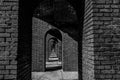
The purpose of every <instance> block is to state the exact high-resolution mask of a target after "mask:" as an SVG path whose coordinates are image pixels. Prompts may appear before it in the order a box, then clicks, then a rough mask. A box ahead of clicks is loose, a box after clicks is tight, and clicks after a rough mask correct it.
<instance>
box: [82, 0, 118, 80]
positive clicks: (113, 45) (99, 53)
mask: <svg viewBox="0 0 120 80" xmlns="http://www.w3.org/2000/svg"><path fill="white" fill-rule="evenodd" d="M86 1H87V2H85V3H86V5H85V6H88V3H90V2H92V4H91V5H92V9H91V11H90V10H89V8H90V7H89V8H87V7H86V10H87V11H89V12H91V15H92V17H90V18H92V19H91V20H92V23H93V24H92V26H91V24H87V25H86V21H87V23H88V22H89V21H90V18H89V17H87V18H86V15H85V23H84V28H85V29H84V32H85V31H86V29H87V28H86V27H87V26H89V27H92V29H93V37H92V39H93V41H94V43H93V48H94V49H93V50H94V51H93V57H94V58H93V60H94V65H93V66H94V68H93V69H92V70H93V72H94V73H93V75H94V77H93V76H90V74H88V71H90V67H86V66H87V65H88V64H90V63H91V61H90V62H89V59H90V58H89V59H86V58H84V57H83V58H84V59H83V60H85V61H87V62H89V63H87V62H85V61H83V63H84V62H85V63H86V65H85V66H83V67H86V68H84V69H85V70H84V69H83V71H84V72H85V71H86V74H85V77H84V79H85V80H88V79H90V80H119V79H120V77H118V76H120V73H119V68H120V67H119V66H120V64H119V60H120V59H119V58H118V57H119V51H120V49H119V43H120V37H119V35H120V28H119V27H120V19H119V18H120V10H119V8H120V1H119V0H86ZM91 5H89V6H91ZM86 14H87V15H88V14H89V13H86ZM86 34H87V33H84V38H83V40H85V38H87V37H88V36H85V35H86ZM88 39H89V38H88ZM86 41H90V40H86ZM83 42H84V41H83ZM85 44H87V45H88V43H87V42H86V43H83V45H85ZM84 47H85V46H84ZM84 47H83V48H84ZM87 48H88V47H87ZM90 49H92V48H90ZM90 49H89V50H90ZM87 50H88V49H85V50H84V49H83V55H85V53H87V54H88V53H89V52H87ZM91 55H92V54H91ZM88 69H89V70H88ZM92 70H91V71H90V73H92ZM86 76H90V77H89V78H88V79H87V77H86Z"/></svg>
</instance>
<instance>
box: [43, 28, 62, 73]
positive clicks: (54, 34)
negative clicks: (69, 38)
mask: <svg viewBox="0 0 120 80" xmlns="http://www.w3.org/2000/svg"><path fill="white" fill-rule="evenodd" d="M44 43H45V44H44V45H45V51H44V54H45V65H44V66H45V71H48V70H56V69H62V34H61V33H60V31H59V30H57V29H50V30H49V31H47V32H46V34H45V42H44ZM53 47H54V48H53ZM53 50H54V52H55V53H56V57H55V54H54V57H51V55H53Z"/></svg>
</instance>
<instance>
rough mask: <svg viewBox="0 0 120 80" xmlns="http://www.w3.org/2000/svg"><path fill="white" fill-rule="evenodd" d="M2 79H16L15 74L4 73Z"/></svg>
mask: <svg viewBox="0 0 120 80" xmlns="http://www.w3.org/2000/svg"><path fill="white" fill-rule="evenodd" d="M4 79H13V80H14V79H16V75H4Z"/></svg>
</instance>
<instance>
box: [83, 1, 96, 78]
mask: <svg viewBox="0 0 120 80" xmlns="http://www.w3.org/2000/svg"><path fill="white" fill-rule="evenodd" d="M92 4H93V3H92V0H85V14H84V28H83V50H82V52H83V53H82V69H83V71H82V72H83V74H82V75H83V80H94V45H93V44H94V35H93V18H92V16H93V14H92V13H93V6H92Z"/></svg>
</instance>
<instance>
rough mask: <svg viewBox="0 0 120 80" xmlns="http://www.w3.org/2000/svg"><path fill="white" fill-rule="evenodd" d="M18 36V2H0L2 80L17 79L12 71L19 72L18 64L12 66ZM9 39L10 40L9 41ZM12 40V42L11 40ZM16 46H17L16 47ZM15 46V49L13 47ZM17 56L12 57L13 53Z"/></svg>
mask: <svg viewBox="0 0 120 80" xmlns="http://www.w3.org/2000/svg"><path fill="white" fill-rule="evenodd" d="M17 34H18V0H1V1H0V80H5V79H9V80H10V79H12V80H13V79H16V76H17V75H16V74H15V75H12V74H13V72H10V71H12V70H15V71H17V64H14V65H13V64H10V63H11V60H15V59H16V54H17V40H15V41H14V38H17V36H18V35H17ZM8 39H9V40H8ZM10 39H11V40H10ZM14 44H16V46H14ZM13 46H14V47H13ZM13 51H15V53H16V54H14V55H12V56H11V52H13Z"/></svg>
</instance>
